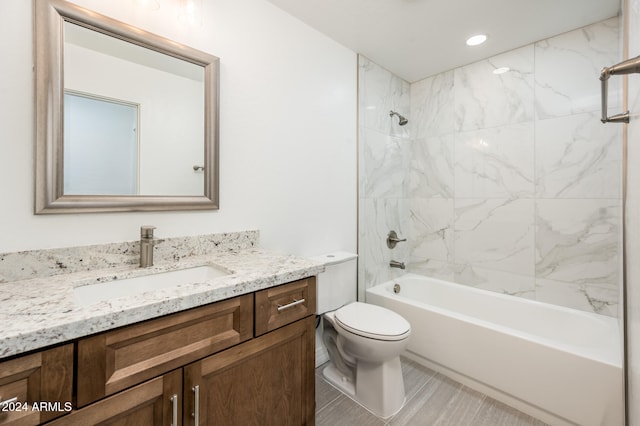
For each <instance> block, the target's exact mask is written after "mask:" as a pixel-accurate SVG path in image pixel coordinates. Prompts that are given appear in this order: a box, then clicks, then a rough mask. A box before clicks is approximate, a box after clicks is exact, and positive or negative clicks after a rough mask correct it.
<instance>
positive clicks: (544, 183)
mask: <svg viewBox="0 0 640 426" xmlns="http://www.w3.org/2000/svg"><path fill="white" fill-rule="evenodd" d="M619 37H620V36H619V20H618V18H612V19H609V20H606V21H603V22H599V23H596V24H593V25H590V26H588V27H585V28H582V29H579V30H575V31H571V32H568V33H565V34H561V35H558V36H556V37H552V38H549V39H546V40H543V41H540V42H537V43H534V44H531V45H528V46H524V47H522V48H519V49H515V50H513V51H510V52H506V53H503V54H500V55H497V56H494V57H491V58H488V59H486V60H483V61H480V62H476V63H473V64H470V65H467V66H463V67H460V68H457V69H454V70H450V71H447V72H444V73H441V74H438V75H435V76H432V77H429V78H426V79H424V80H421V81H418V82H415V83H413V84H412V85H411V112H412V114H411V120H410V124H411V130H412V135H411V139H412V146H411V148H410V156H409V157H410V160H409V161H410V172H409V178H410V182H409V185H408V189H409V195H408V197H409V207H408V210H409V218H410V219H409V223H408V227H405V228H404V229H403V230H407V231H408V235H409V237H410V245H409V250H410V254H409V256H410V269H411V270H412V271H416V272H420V273H424V274H427V275H431V276H435V277H440V278H445V279H447V280H451V281H455V282H458V283H461V284H467V285H472V286H476V287H480V288H485V289H489V290H494V291H499V292H504V293H509V294H514V295H518V296H523V297H527V298H531V299H536V300H540V301H544V302H548V303H554V304H559V305H563V306H569V307H573V308H578V309H582V310H587V311H594V312H598V313H601V314H605V315H611V316H616V315H617V312H618V306H617V304H618V287H619V282H620V280H621V272H620V266H619V265H620V255H621V215H622V211H621V209H622V202H621V196H622V194H621V188H622V184H621V174H622V166H621V164H622V150H621V146H622V143H621V126H612V125H602V124H601V123H600V121H599V114H600V85H599V81H598V76H599V72H600V69H601V68H602V67H603V66H607V65H610V64H614V63H616V62H618V61H619V60H620V57H621V55H620V47H619V45H620V42H619ZM501 67H509V68H510V70H509V71H508V72H505V73H502V74H495V73H494V72H493V71H494V70H496V69H498V68H501ZM620 82H621V79H620V80H614V79H612V80H611V81H610V95H609V105H610V106H609V110H610V111H612V113H614V112H618V110H619V109H620V105H621V102H620V89H621V87H620ZM369 96H371V95H369ZM398 157H400V155H398ZM400 161H401V160H400V159H398V160H397V161H396V163H397V164H398V165H399V164H400ZM396 174H397V175H398V178H397V179H398V182H399V179H404V178H405V176H404V175H402V177H400V175H401V172H400V171H396ZM378 179H380V178H378ZM404 202H406V201H404ZM404 209H406V207H404ZM361 226H362V225H361ZM405 226H407V225H405ZM361 235H362V231H361ZM361 247H362V246H361Z"/></svg>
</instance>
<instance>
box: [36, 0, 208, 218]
mask: <svg viewBox="0 0 640 426" xmlns="http://www.w3.org/2000/svg"><path fill="white" fill-rule="evenodd" d="M217 89H218V58H216V57H215V56H212V55H209V54H206V53H204V52H200V51H197V50H195V49H192V48H189V47H187V46H184V45H181V44H178V43H175V42H173V41H171V40H167V39H164V38H162V37H159V36H157V35H154V34H151V33H147V32H145V31H142V30H140V29H138V28H134V27H131V26H129V25H127V24H124V23H121V22H119V21H115V20H113V19H111V18H108V17H105V16H102V15H98V14H96V13H95V12H91V11H88V10H86V9H83V8H80V7H78V6H76V5H74V4H72V3H67V2H65V1H61V0H45V1H38V2H36V116H37V119H36V214H40V213H73V212H85V211H134V210H186V209H217V208H218V195H217V194H218V170H217V169H218V159H217V153H218V130H217V124H218V111H217V106H218V100H217Z"/></svg>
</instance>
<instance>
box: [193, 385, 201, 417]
mask: <svg viewBox="0 0 640 426" xmlns="http://www.w3.org/2000/svg"><path fill="white" fill-rule="evenodd" d="M191 390H192V391H193V407H194V408H193V413H191V417H193V424H194V425H196V426H198V424H200V385H195V386H194V387H192V388H191Z"/></svg>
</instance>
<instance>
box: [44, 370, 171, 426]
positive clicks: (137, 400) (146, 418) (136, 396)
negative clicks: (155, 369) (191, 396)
mask: <svg viewBox="0 0 640 426" xmlns="http://www.w3.org/2000/svg"><path fill="white" fill-rule="evenodd" d="M174 419H175V420H176V422H175V424H174V423H173V420H174ZM181 424H182V370H176V371H172V372H171V373H167V374H165V375H164V376H160V377H156V378H155V379H152V380H149V381H147V382H144V383H142V384H140V385H138V386H135V387H133V388H131V389H127V390H125V391H122V392H120V393H118V394H116V395H113V396H110V397H108V398H105V399H103V400H101V401H98V402H96V403H94V404H91V405H88V406H87V407H84V408H82V409H80V410H77V411H73V412H71V414H69V415H67V416H65V417H62V418H60V419H58V420H55V421H54V422H52V423H49V425H52V426H62V425H77V426H86V425H109V426H114V425H119V426H178V425H181Z"/></svg>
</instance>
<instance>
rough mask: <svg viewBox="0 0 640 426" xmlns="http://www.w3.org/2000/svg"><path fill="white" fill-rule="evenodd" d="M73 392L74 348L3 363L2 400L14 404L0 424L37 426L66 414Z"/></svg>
mask: <svg viewBox="0 0 640 426" xmlns="http://www.w3.org/2000/svg"><path fill="white" fill-rule="evenodd" d="M72 392H73V345H72V344H68V345H64V346H59V347H57V348H53V349H47V350H44V351H41V352H36V353H33V354H30V355H24V356H21V357H18V358H14V359H12V360H9V361H4V362H0V399H1V400H2V401H10V402H8V404H7V405H6V407H5V408H4V409H3V411H0V424H20V425H35V424H40V423H43V422H46V421H48V420H51V419H54V418H56V417H59V416H61V415H63V414H66V413H67V411H68V410H70V409H71V403H72ZM4 410H6V411H4Z"/></svg>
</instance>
